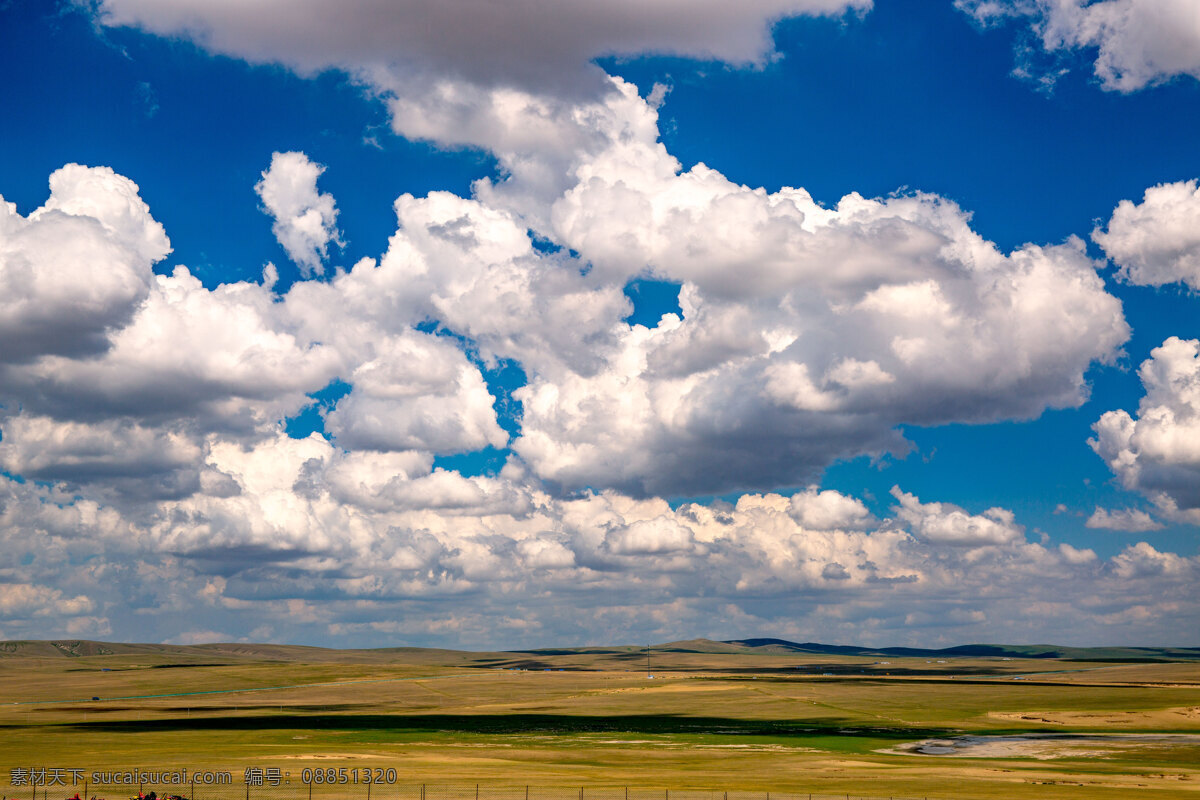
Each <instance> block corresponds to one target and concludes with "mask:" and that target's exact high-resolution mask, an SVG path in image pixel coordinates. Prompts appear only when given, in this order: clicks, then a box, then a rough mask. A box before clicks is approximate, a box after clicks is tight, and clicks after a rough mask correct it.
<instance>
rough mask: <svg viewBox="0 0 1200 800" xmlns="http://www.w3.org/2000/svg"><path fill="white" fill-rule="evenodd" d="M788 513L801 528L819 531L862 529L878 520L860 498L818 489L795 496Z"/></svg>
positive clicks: (797, 493)
mask: <svg viewBox="0 0 1200 800" xmlns="http://www.w3.org/2000/svg"><path fill="white" fill-rule="evenodd" d="M788 513H789V514H790V515H791V517H792V519H794V520H796V523H797V524H798V525H800V526H801V527H802V528H807V529H809V530H817V531H832V530H863V529H865V528H868V527H870V526H871V524H872V523H874V522H875V521H876V520H875V517H874V515H873V514H871V512H870V511H868V510H867V507H866V506H865V505H863V502H862V501H861V500H859V499H858V498H855V497H847V496H846V495H844V494H842V493H841V492H835V491H833V490H832V489H826V490H824V491H821V490H820V489H818V488H817V487H816V486H809V487H808V488H807V489H805V490H804V491H802V492H796V493H795V494H794V495H792V501H791V508H789V509H788Z"/></svg>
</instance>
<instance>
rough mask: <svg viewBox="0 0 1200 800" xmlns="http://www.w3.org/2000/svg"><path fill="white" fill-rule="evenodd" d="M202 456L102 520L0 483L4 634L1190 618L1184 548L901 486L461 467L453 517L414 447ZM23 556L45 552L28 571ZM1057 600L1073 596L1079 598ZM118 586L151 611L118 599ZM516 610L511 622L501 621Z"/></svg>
mask: <svg viewBox="0 0 1200 800" xmlns="http://www.w3.org/2000/svg"><path fill="white" fill-rule="evenodd" d="M206 458H207V460H208V466H209V467H210V468H212V469H219V470H220V471H221V472H222V473H223V474H227V475H229V476H230V477H231V479H232V480H233V481H235V482H236V483H237V485H238V489H239V491H238V492H236V493H227V494H225V495H224V496H219V497H218V496H211V495H204V494H195V495H192V496H189V497H187V498H182V499H179V500H171V501H164V502H160V503H157V504H155V505H154V506H151V507H148V508H152V509H154V510H153V512H152V514H151V516H149V517H146V518H143V519H123V518H122V517H121V516H120V515H119V514H116V513H115V512H113V511H111V510H106V511H102V512H100V513H101V514H102V515H103V516H105V517H107V519H101V518H100V517H97V516H96V515H97V512H98V511H99V510H98V509H96V508H95V507H92V506H89V504H88V501H84V500H80V499H77V498H72V497H69V496H63V495H59V496H57V497H52V496H50V494H49V493H52V492H53V491H54V490H53V489H51V488H48V487H39V486H33V485H17V484H14V483H13V482H11V481H9V480H8V479H4V478H0V491H2V492H3V493H4V501H5V502H4V504H3V510H2V511H0V514H3V515H4V519H3V522H4V527H3V528H0V536H2V537H3V538H4V541H5V546H4V548H3V549H0V553H3V556H0V579H2V580H6V581H8V582H9V583H10V584H12V583H21V581H13V580H12V577H11V576H13V575H14V574H15V573H16V572H17V570H23V571H24V574H27V575H29V574H31V577H32V579H33V580H32V581H31V580H28V579H27V580H26V581H24V583H26V584H28V587H27V588H25V589H17V590H14V591H12V592H10V593H8V594H6V595H5V597H6V598H7V600H6V602H7V605H6V606H4V607H3V609H0V614H2V615H3V616H4V618H5V625H6V630H7V631H12V632H13V633H14V634H16V635H20V634H21V633H22V632H25V631H29V630H32V629H33V628H32V626H35V625H36V626H39V627H38V630H41V631H55V630H65V629H66V628H67V627H68V626H69V625H76V626H85V625H88V624H92V622H89V621H94V620H95V619H96V614H97V611H98V610H100V609H101V608H105V609H108V610H107V611H106V613H108V614H109V615H110V616H111V615H112V614H113V613H116V615H117V616H116V617H115V618H113V625H114V628H113V630H116V631H117V632H118V635H125V636H130V635H133V634H131V633H129V631H132V630H134V629H133V627H131V626H136V631H137V635H139V636H143V637H145V636H150V635H153V633H152V632H155V631H162V633H161V634H160V635H159V638H169V637H173V636H179V635H180V634H179V632H178V630H173V629H172V628H171V620H172V619H174V617H172V616H171V610H172V609H176V610H186V611H187V613H188V614H189V619H191V620H192V625H193V627H194V628H195V629H196V630H199V631H204V630H216V631H223V632H226V633H223V634H222V636H221V638H224V639H234V638H241V637H243V636H244V635H245V634H246V632H248V631H250V630H252V629H254V630H258V631H260V632H261V631H264V630H266V629H267V628H269V629H270V631H271V632H272V633H271V635H272V636H274V637H275V638H279V639H283V640H286V639H288V638H289V637H295V636H297V635H306V636H309V637H311V636H320V637H328V638H329V639H330V640H331V641H334V642H339V643H345V644H357V643H366V642H371V641H377V637H378V636H379V635H381V634H385V635H389V636H393V637H397V636H398V637H401V638H402V639H403V640H404V641H409V642H415V643H425V644H442V645H452V646H481V647H486V646H496V645H499V644H502V643H503V644H506V645H510V646H511V645H513V644H514V643H517V642H523V641H526V638H525V637H526V636H528V635H535V636H536V637H537V640H538V641H544V640H547V639H551V640H558V641H568V640H569V641H575V640H577V639H578V638H579V634H578V631H580V630H584V629H586V630H587V631H589V634H588V636H589V639H590V638H592V637H601V638H602V639H603V640H606V641H618V640H621V639H624V638H627V637H629V636H630V635H636V634H640V633H644V632H646V631H647V627H646V626H647V624H649V625H650V626H651V631H650V635H661V636H663V637H664V638H665V637H667V636H669V634H671V633H672V632H677V631H679V630H681V629H687V630H695V631H697V632H701V633H703V634H705V635H710V636H714V637H716V638H734V637H736V636H739V635H744V630H746V629H748V628H749V629H763V628H766V629H771V630H775V631H778V632H779V633H780V634H781V635H786V636H795V637H801V638H813V637H826V638H828V637H849V638H860V637H862V636H863V635H869V636H872V637H882V638H886V639H887V640H888V641H890V642H893V643H895V642H909V643H914V644H915V643H918V642H919V640H920V637H921V636H923V635H924V634H923V633H922V632H921V630H920V629H919V628H921V627H922V626H926V627H928V626H939V627H944V626H946V625H955V626H960V627H961V630H962V633H961V635H962V636H964V637H968V638H971V639H1003V638H1005V637H1008V638H1012V637H1015V636H1018V635H1019V632H1020V631H1021V630H1027V626H1028V624H1029V621H1028V617H1029V616H1030V615H1035V616H1037V617H1038V619H1039V620H1041V621H1040V623H1039V624H1040V625H1042V626H1043V627H1042V628H1041V629H1040V630H1042V632H1043V633H1045V634H1046V635H1047V636H1050V637H1053V638H1055V639H1062V640H1065V641H1081V640H1083V639H1087V638H1088V637H1097V636H1102V635H1124V636H1125V638H1127V639H1129V638H1131V637H1132V639H1131V640H1133V639H1137V640H1138V641H1142V639H1138V637H1139V636H1140V637H1145V640H1147V641H1148V640H1149V639H1152V638H1154V637H1155V636H1165V635H1169V632H1170V631H1171V630H1177V629H1178V626H1179V625H1180V624H1183V623H1182V621H1183V620H1186V619H1189V618H1191V617H1193V616H1194V614H1195V613H1196V611H1197V602H1196V598H1195V595H1194V592H1193V591H1192V586H1193V585H1194V580H1195V578H1196V576H1197V572H1198V571H1200V562H1197V559H1194V558H1185V557H1182V556H1178V555H1176V554H1172V553H1166V552H1162V551H1159V550H1157V549H1155V548H1153V547H1151V546H1150V545H1148V544H1146V543H1138V544H1136V545H1131V546H1130V547H1127V548H1126V549H1125V550H1123V551H1122V552H1121V553H1120V554H1118V555H1117V556H1115V557H1113V558H1111V559H1107V560H1101V559H1099V558H1097V556H1096V555H1095V553H1094V552H1092V551H1090V550H1081V549H1076V548H1072V547H1070V546H1069V545H1065V544H1064V545H1060V546H1058V547H1054V548H1050V547H1045V546H1043V545H1040V544H1033V543H1029V542H1027V541H1025V539H1024V537H1023V536H1022V535H1021V528H1020V526H1019V525H1018V524H1017V523H1016V522H1015V521H1014V519H1013V516H1012V514H1011V512H1008V511H1006V510H1004V509H989V510H987V511H986V512H984V513H983V514H971V513H970V512H967V511H964V510H963V509H961V508H958V507H956V506H953V505H950V504H947V503H938V502H922V501H920V500H918V499H917V498H915V497H914V496H912V495H910V494H906V493H904V492H901V491H899V490H897V491H896V495H897V500H898V504H897V506H896V507H895V509H894V513H895V516H894V517H893V518H891V519H888V520H882V521H879V522H878V523H876V524H873V525H871V526H869V527H867V528H865V529H863V530H846V529H841V530H838V529H831V530H820V531H818V530H813V529H810V528H808V527H806V526H802V525H800V524H799V523H798V522H797V521H796V520H795V519H794V518H793V503H792V501H791V499H789V498H786V497H783V496H780V495H775V494H763V495H758V494H751V495H744V496H742V497H741V498H739V500H738V502H737V503H736V504H732V505H728V506H725V507H719V508H718V507H713V506H706V505H698V504H688V505H686V506H681V507H679V508H677V509H674V510H673V509H671V508H670V506H668V505H667V504H666V503H665V502H664V501H662V500H660V499H648V500H639V499H637V498H632V497H629V496H626V495H622V494H619V493H615V492H611V491H606V492H601V493H587V494H583V495H580V496H578V497H574V498H571V499H563V498H554V497H551V496H549V495H546V494H544V493H539V492H536V491H531V490H530V489H529V487H525V486H522V485H521V483H520V482H514V481H513V480H511V479H509V478H505V477H498V478H489V479H467V478H463V477H462V476H454V478H453V479H454V480H458V481H475V482H477V484H478V487H479V489H480V493H479V494H478V495H476V497H474V498H465V499H464V500H465V502H466V503H467V505H463V506H460V507H458V508H455V507H454V506H453V503H454V500H453V498H454V497H455V493H454V492H447V493H442V494H441V495H438V494H437V492H436V490H431V489H430V488H429V487H428V485H426V484H423V482H424V481H426V480H427V479H428V478H429V477H431V476H436V475H437V474H438V472H439V471H437V470H433V471H432V472H431V471H430V470H429V462H428V460H425V459H422V458H421V457H420V456H418V455H416V454H410V455H401V454H394V453H393V454H371V455H368V456H366V457H364V456H361V455H359V454H352V453H345V452H343V451H340V450H338V449H337V448H334V447H332V446H331V445H330V443H329V442H327V441H325V440H324V439H322V438H321V437H319V436H314V437H311V438H309V439H305V440H294V439H288V438H287V437H278V438H276V439H273V440H270V441H263V442H259V443H258V444H256V445H255V446H254V447H253V448H251V449H245V448H242V447H240V446H236V445H224V446H220V447H214V448H212V450H211V451H210V452H209V454H208V455H207V456H206ZM406 485H412V486H414V487H417V491H413V492H411V493H410V494H408V495H407V496H408V498H409V499H408V501H407V502H379V500H380V499H384V500H386V499H387V498H388V497H390V496H392V495H389V493H394V492H397V491H399V494H398V495H396V496H403V495H404V491H403V489H402V487H404V486H406ZM351 495H356V497H355V498H351ZM487 496H490V497H491V498H492V499H491V501H490V502H489V503H484V504H480V503H479V500H478V498H479V497H487ZM517 496H520V498H521V500H520V502H519V503H513V498H514V497H517ZM832 499H833V498H828V497H827V498H826V502H830V501H831V500H832ZM50 500H53V501H54V502H47V501H50ZM842 500H843V501H844V503H840V504H841V505H847V506H849V505H853V504H855V503H859V502H861V501H858V500H857V499H856V498H852V497H846V496H844V495H843V496H842ZM464 509H468V510H469V511H468V513H465V514H464V513H460V512H461V511H462V510H464ZM853 516H854V517H855V518H858V517H860V516H861V515H858V514H855V515H853ZM18 526H23V530H24V532H23V533H22V534H20V535H21V536H22V537H23V538H24V539H25V540H26V541H25V543H21V540H20V539H19V538H16V537H17V536H18V534H17V533H16V532H15V531H17V530H18ZM30 547H35V548H36V549H37V552H38V556H37V558H35V559H33V560H32V561H31V562H29V563H23V562H24V560H26V559H27V553H28V552H29V549H30ZM66 575H69V576H70V577H69V578H66V577H64V576H66ZM68 580H69V582H70V583H69V585H70V586H72V587H73V591H68V590H67V588H66V587H67V586H68V583H66V581H68ZM1064 596H1068V597H1086V598H1088V599H1087V600H1086V601H1085V602H1082V603H1081V604H1079V605H1074V606H1073V605H1071V604H1068V603H1064V602H1063V600H1062V598H1063V597H1064ZM129 597H133V598H136V602H135V604H136V605H140V604H141V603H142V602H144V603H146V604H147V605H146V610H145V611H142V612H138V611H137V610H136V609H131V608H129V601H128V598H129ZM615 598H619V600H618V601H614V599H615ZM981 598H986V603H987V605H986V610H985V608H983V607H981V605H980V604H981ZM1050 606H1053V607H1054V613H1053V614H1051V615H1049V616H1047V615H1046V614H1045V613H1044V611H1045V608H1047V607H1050ZM1099 608H1102V609H1103V614H1097V613H1094V612H1095V610H1096V609H1099ZM517 618H519V619H522V620H524V623H523V624H522V625H520V626H515V625H514V626H510V625H508V624H507V623H506V622H505V620H510V619H517ZM396 620H405V621H406V622H405V624H404V625H402V626H396V623H395V621H396ZM489 620H491V621H492V623H493V624H492V625H491V626H489V625H488V624H487V622H488V621H489ZM1047 620H1049V622H1047ZM264 626H266V628H264ZM867 632H869V633H867ZM1114 632H1115V634H1114ZM43 635H44V634H43Z"/></svg>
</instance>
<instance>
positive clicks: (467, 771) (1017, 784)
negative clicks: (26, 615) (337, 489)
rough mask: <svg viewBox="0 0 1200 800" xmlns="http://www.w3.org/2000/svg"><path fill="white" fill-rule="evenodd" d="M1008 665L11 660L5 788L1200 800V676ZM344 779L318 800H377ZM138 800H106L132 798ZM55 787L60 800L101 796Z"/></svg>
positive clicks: (4, 658)
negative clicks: (178, 776)
mask: <svg viewBox="0 0 1200 800" xmlns="http://www.w3.org/2000/svg"><path fill="white" fill-rule="evenodd" d="M996 652H997V653H999V652H1009V653H1013V654H1010V655H997V654H992V655H957V656H944V657H943V656H938V657H937V658H934V657H932V656H929V655H917V656H892V655H888V656H886V657H881V656H879V655H866V654H853V655H849V654H843V653H829V652H815V651H813V652H806V651H803V650H800V649H797V648H796V647H794V646H793V647H789V646H784V645H782V644H779V643H765V644H729V643H719V642H708V641H704V640H700V641H693V642H677V643H673V644H669V645H659V646H656V647H654V648H652V651H651V653H650V657H649V660H650V664H649V670H648V669H647V653H646V651H645V649H644V648H637V647H596V648H574V649H563V650H552V651H551V650H543V651H534V652H519V653H518V652H496V653H466V652H457V651H448V650H421V649H382V650H358V651H337V650H323V649H319V648H305V647H284V646H272V645H200V646H191V647H175V646H167V645H122V644H104V643H98V642H54V643H51V642H8V643H2V644H0V737H2V738H0V742H2V744H0V754H2V755H3V759H2V762H3V763H0V767H2V768H3V770H4V771H3V773H0V786H3V787H4V789H3V791H4V793H5V796H6V797H14V796H15V797H31V796H32V792H31V790H30V788H29V787H28V785H23V784H22V782H21V777H22V773H21V772H20V770H23V769H37V768H43V767H44V768H50V769H60V770H72V769H74V770H79V771H80V772H79V773H76V774H77V775H78V774H82V775H83V776H84V777H90V776H91V775H92V773H94V772H117V771H122V770H157V771H164V770H179V769H183V768H186V769H188V770H189V772H190V773H192V774H195V772H196V771H198V770H209V771H215V772H220V771H224V772H228V773H230V774H231V775H232V776H233V784H232V785H231V786H228V787H225V788H224V789H217V788H211V789H206V790H205V791H204V792H201V791H200V790H199V789H198V788H196V787H191V788H190V791H193V792H194V793H195V794H196V795H197V796H198V797H200V798H201V800H203V797H204V796H205V795H206V794H207V796H210V797H218V796H225V797H230V798H237V797H243V796H244V794H243V793H244V792H245V784H244V777H245V770H246V769H247V768H261V769H264V770H267V769H279V770H280V774H281V775H284V776H285V782H284V784H283V785H281V787H280V788H279V789H278V790H277V791H278V792H283V794H280V795H279V796H280V797H281V798H282V797H284V796H289V797H291V796H294V797H301V796H302V794H301V792H303V793H304V795H303V796H306V795H307V792H308V787H307V786H304V785H303V782H302V780H301V776H302V775H303V774H304V770H306V769H307V770H310V771H311V770H312V769H315V768H317V767H320V768H321V769H322V770H327V769H328V768H329V767H333V768H335V770H336V769H339V768H345V769H346V770H348V772H347V773H346V774H347V775H348V776H351V777H353V776H355V775H356V774H361V771H362V770H364V769H366V768H372V769H374V768H383V769H385V770H386V769H394V770H395V773H394V774H395V781H394V785H395V786H396V787H400V786H406V787H411V786H415V785H419V784H422V783H426V784H463V785H474V784H476V783H479V784H482V785H484V786H492V785H501V784H503V785H532V786H534V787H550V786H555V787H597V788H599V787H624V786H629V787H635V788H640V789H649V788H654V789H659V790H664V791H669V790H674V791H683V790H687V789H692V790H700V789H703V790H710V791H712V792H714V793H716V794H715V796H716V797H721V794H720V792H723V791H730V792H731V793H732V792H734V791H738V792H745V791H753V792H759V791H761V792H767V791H772V792H779V793H789V792H790V793H799V794H801V795H803V793H807V792H813V793H828V794H835V793H840V794H845V793H850V794H851V795H862V796H873V797H888V796H896V797H931V798H932V797H938V798H963V799H964V800H966V799H967V798H980V800H983V799H984V798H997V799H998V798H1005V799H1009V798H1025V797H1030V798H1032V797H1038V798H1127V797H1130V796H1133V795H1134V794H1135V793H1136V796H1137V797H1139V798H1143V797H1145V798H1175V797H1192V798H1200V660H1195V659H1194V657H1193V658H1191V659H1189V658H1187V657H1186V656H1187V654H1184V656H1183V657H1179V658H1175V657H1173V656H1172V655H1171V654H1170V653H1166V654H1164V653H1161V652H1154V653H1151V652H1150V651H1146V653H1145V654H1144V656H1138V655H1137V654H1133V655H1130V654H1129V653H1126V652H1119V653H1112V652H1105V651H1086V652H1083V651H1081V652H1069V653H1068V652H1064V653H1062V654H1060V657H1048V656H1047V654H1046V653H1044V652H1041V653H1039V652H1035V651H1033V650H1032V649H1029V650H1028V653H1027V654H1026V652H1025V651H1018V650H999V649H998V650H997V651H996ZM1089 654H1090V655H1089ZM1026 655H1037V656H1040V657H1036V658H1035V657H1026ZM1089 657H1090V658H1092V659H1095V660H1087V659H1088V658H1089ZM1143 657H1144V660H1142V661H1140V662H1139V661H1136V660H1131V659H1137V658H1143ZM651 676H652V677H651ZM355 769H358V770H359V773H354V772H353V770H355ZM14 770H16V771H17V772H16V773H15V775H14ZM67 774H70V773H67ZM310 774H311V773H310ZM334 774H336V773H334ZM342 780H349V778H346V779H335V781H333V782H332V784H333V785H331V784H327V783H322V784H321V785H316V786H313V787H312V788H313V796H320V797H330V798H332V797H334V796H338V797H346V798H356V797H358V796H359V795H363V796H365V789H364V787H363V786H362V785H361V784H360V785H352V784H346V783H342V785H337V784H338V782H339V781H342ZM68 783H69V781H68ZM392 785H393V783H392V782H391V781H390V780H389V781H385V785H383V786H380V785H379V784H376V786H375V788H374V790H373V791H374V792H375V796H376V797H386V796H387V792H388V791H389V790H390V787H391V786H392ZM287 787H290V790H291V792H292V793H291V794H288V793H287V791H288V790H287ZM138 788H139V787H138V786H132V787H131V786H123V787H112V786H101V787H99V788H98V789H97V788H96V787H94V786H93V787H90V788H88V789H87V790H86V791H88V792H89V793H90V794H97V793H98V792H99V793H100V794H101V796H106V797H107V798H108V800H113V799H114V798H119V797H125V796H130V795H136V794H137V790H138ZM142 788H145V789H146V791H149V789H150V788H156V789H158V791H159V793H160V794H162V793H164V791H165V789H164V787H162V786H154V787H150V786H146V787H142ZM167 788H169V790H170V791H171V792H179V787H167ZM43 789H44V791H45V792H46V793H47V794H46V796H47V797H49V798H54V797H55V796H56V795H59V800H61V798H63V797H68V796H69V795H70V794H72V793H73V792H74V791H75V790H76V789H80V790H82V789H83V787H82V786H77V787H74V788H72V787H71V786H69V785H66V786H53V787H43ZM188 791H189V788H188V787H184V790H183V791H182V792H180V793H182V794H187V793H188ZM41 796H42V794H41V793H39V794H38V797H39V798H40V797H41ZM655 796H658V797H661V796H663V795H661V794H659V795H655Z"/></svg>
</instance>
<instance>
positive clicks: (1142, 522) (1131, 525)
mask: <svg viewBox="0 0 1200 800" xmlns="http://www.w3.org/2000/svg"><path fill="white" fill-rule="evenodd" d="M1084 525H1086V526H1087V527H1089V528H1100V529H1103V530H1110V531H1129V532H1131V533H1144V532H1146V531H1157V530H1161V529H1162V527H1163V526H1162V523H1160V522H1157V521H1155V519H1154V517H1152V516H1150V515H1149V514H1147V513H1146V512H1145V511H1142V510H1141V509H1138V508H1123V509H1120V510H1115V511H1109V510H1108V509H1106V508H1099V507H1097V508H1096V510H1095V511H1093V512H1092V515H1091V516H1090V517H1088V518H1087V522H1085V523H1084Z"/></svg>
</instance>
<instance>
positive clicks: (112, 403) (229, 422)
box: [5, 267, 343, 431]
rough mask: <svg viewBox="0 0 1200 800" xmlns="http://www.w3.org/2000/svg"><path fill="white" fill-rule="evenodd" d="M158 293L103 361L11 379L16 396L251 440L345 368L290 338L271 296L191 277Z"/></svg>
mask: <svg viewBox="0 0 1200 800" xmlns="http://www.w3.org/2000/svg"><path fill="white" fill-rule="evenodd" d="M151 286H152V288H151V291H150V292H149V293H148V295H147V296H146V298H145V300H144V301H143V302H142V304H141V306H140V307H139V308H138V310H137V312H136V313H135V314H134V316H133V318H132V320H130V322H129V324H128V325H126V326H125V327H123V328H120V329H118V330H116V331H113V332H112V333H110V334H109V338H110V342H111V346H110V348H109V349H108V351H107V352H106V353H104V354H103V355H102V356H99V357H97V358H92V359H78V358H71V357H67V356H58V355H54V356H44V357H43V358H41V359H39V360H38V361H37V362H35V363H32V364H28V365H25V366H22V367H20V368H19V369H18V368H13V369H10V370H9V372H8V374H7V376H6V377H7V381H6V383H7V386H5V391H6V393H11V394H15V395H17V396H18V397H19V398H21V400H22V401H23V403H24V405H25V407H26V409H27V410H31V411H40V412H42V413H46V414H49V415H52V416H55V417H57V418H68V419H92V420H94V419H101V418H105V417H122V416H129V417H133V418H135V419H137V420H141V421H165V420H177V419H187V420H190V421H192V422H194V423H196V424H199V425H201V426H202V427H203V428H205V429H209V430H211V429H226V430H241V431H248V430H253V429H255V428H256V427H262V426H268V427H269V426H271V425H274V424H275V423H276V422H277V421H278V420H279V419H281V418H282V417H284V416H287V415H289V414H294V413H295V412H296V411H298V410H299V409H300V408H302V407H303V406H304V405H306V404H307V403H308V399H307V397H306V393H308V392H312V391H316V390H317V389H320V388H321V387H322V386H324V385H325V384H327V383H328V382H329V381H330V380H331V379H332V378H333V377H335V376H336V375H337V374H338V372H339V370H340V369H342V368H343V360H342V358H341V357H340V355H339V354H338V353H337V352H336V351H335V350H334V349H333V348H331V347H329V346H326V345H322V344H316V343H312V342H309V341H304V340H301V339H299V338H298V337H297V336H296V335H295V334H294V333H293V332H292V331H291V330H290V329H289V328H290V326H289V325H288V324H287V321H286V320H285V319H283V318H282V316H281V313H282V312H281V308H280V307H279V306H278V305H277V304H276V303H275V302H274V298H273V295H272V294H271V291H270V290H269V289H267V288H266V287H263V286H260V285H258V284H251V283H235V284H225V285H222V286H219V287H217V288H216V289H211V290H210V289H207V288H205V287H204V286H203V285H202V284H201V283H200V281H199V280H197V279H196V278H195V277H194V276H193V275H192V274H191V273H190V272H188V270H187V268H186V267H176V268H175V270H174V272H173V273H172V274H171V275H158V276H154V277H153V281H152V284H151Z"/></svg>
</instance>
